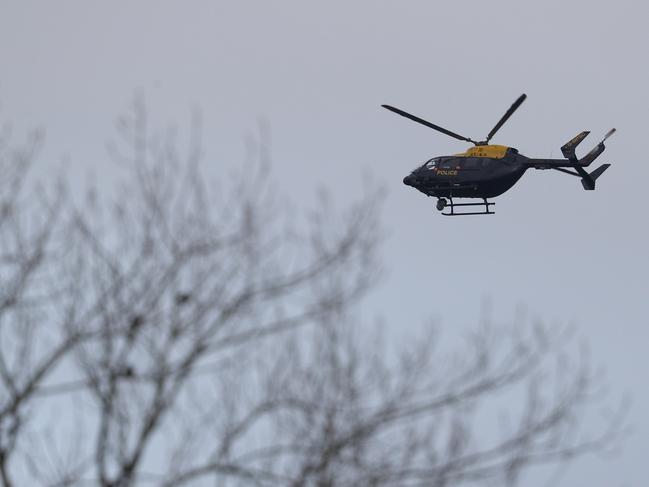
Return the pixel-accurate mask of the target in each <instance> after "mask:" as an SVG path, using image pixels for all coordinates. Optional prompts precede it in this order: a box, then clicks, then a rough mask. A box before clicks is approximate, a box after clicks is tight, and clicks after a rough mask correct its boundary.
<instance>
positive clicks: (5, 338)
mask: <svg viewBox="0 0 649 487" xmlns="http://www.w3.org/2000/svg"><path fill="white" fill-rule="evenodd" d="M200 125H201V124H200V118H199V117H198V116H194V118H193V120H192V123H191V124H190V130H189V134H188V136H187V137H186V138H187V140H188V142H187V145H188V147H189V149H188V150H187V153H186V154H185V155H184V156H183V155H182V154H181V152H180V147H181V144H180V143H179V142H178V140H177V136H176V135H175V132H174V131H167V132H164V133H160V132H153V131H151V129H150V124H149V121H148V117H147V112H146V109H145V106H144V103H143V102H142V100H141V99H137V100H136V101H135V103H134V104H133V107H132V110H131V111H130V112H129V113H128V114H126V115H124V116H123V117H121V118H120V119H119V120H118V123H117V134H118V140H117V141H115V142H114V143H112V144H110V145H109V150H110V153H111V154H112V157H113V158H114V160H115V161H116V163H117V164H118V165H120V166H122V167H124V168H126V170H127V171H128V173H127V174H128V175H129V177H127V179H126V184H125V185H124V186H122V187H120V188H119V189H118V190H115V191H112V194H111V191H110V190H99V189H96V188H94V189H92V190H91V191H89V192H88V197H87V198H86V199H85V200H83V201H78V200H75V198H74V197H72V195H71V193H70V189H69V188H68V187H67V186H66V184H64V183H63V182H56V183H55V184H52V185H45V186H44V187H39V188H37V189H36V190H35V191H31V192H30V193H29V194H26V193H25V191H24V188H25V187H27V183H26V181H27V178H28V169H29V167H30V166H31V164H32V163H33V161H34V158H35V155H36V153H37V149H38V147H39V145H40V138H39V137H34V138H33V139H31V140H29V141H27V142H26V143H25V144H23V147H22V148H21V149H19V150H15V149H12V145H11V141H10V138H9V134H8V133H6V134H4V135H3V137H1V138H0V166H1V167H2V168H3V171H4V174H5V175H6V177H5V178H4V180H3V181H2V183H0V210H1V213H0V245H1V247H0V276H2V281H1V284H0V480H1V483H2V485H4V486H12V485H19V484H24V483H25V482H26V479H27V478H30V479H31V482H32V483H34V482H36V483H38V484H40V485H47V486H62V485H100V486H105V487H108V486H111V487H118V486H119V487H125V486H132V485H146V484H153V485H163V486H179V485H203V484H204V483H210V482H216V483H217V484H218V485H250V484H253V485H286V486H301V485H317V486H334V485H335V486H344V485H368V486H387V485H406V486H414V485H434V486H446V485H461V484H467V483H476V482H479V483H485V484H487V483H490V482H491V483H494V484H497V485H515V484H516V482H517V481H518V479H519V477H520V474H521V472H522V471H524V470H525V469H527V468H528V467H530V466H532V465H535V464H545V463H552V464H554V463H560V462H563V461H567V460H569V459H572V458H574V457H576V456H578V455H581V454H583V453H586V452H589V451H601V450H603V449H606V448H608V447H610V446H611V445H613V444H615V442H616V438H617V436H618V434H619V433H620V431H621V425H622V420H621V418H620V417H618V416H614V417H612V418H609V419H608V420H606V421H604V422H602V423H601V426H602V429H601V431H600V432H599V433H598V432H596V433H594V434H593V433H592V432H590V431H588V432H586V433H588V434H585V433H584V434H582V432H581V430H582V427H583V426H584V424H583V423H584V419H583V418H584V414H585V411H587V410H588V409H589V408H591V407H592V406H594V405H596V404H597V402H598V401H599V399H600V398H599V397H598V396H597V394H596V392H597V389H598V386H599V385H600V384H601V379H600V378H599V377H597V376H594V375H593V374H592V371H591V367H590V365H589V362H588V360H587V356H586V355H585V354H584V355H583V356H577V357H574V356H573V355H574V347H572V346H571V341H570V340H565V339H564V336H563V335H560V334H557V332H556V331H555V330H549V329H547V328H545V327H543V326H541V325H538V326H532V327H529V326H522V325H520V324H519V325H518V326H517V327H515V328H496V327H481V328H479V329H478V331H476V334H475V335H474V336H472V337H471V338H470V339H469V340H468V341H467V348H466V349H465V350H462V351H460V352H459V353H458V354H456V355H450V354H446V353H444V354H443V353H441V352H440V351H439V350H437V349H436V348H435V347H436V345H437V338H436V336H434V335H430V336H423V337H421V338H420V339H418V340H416V346H415V347H414V348H413V349H404V350H403V351H402V352H397V351H396V349H395V347H393V346H390V347H388V346H387V345H386V344H385V341H384V339H383V338H382V335H381V334H380V333H379V332H377V331H375V330H373V329H369V330H368V328H367V327H364V326H363V325H362V324H360V323H356V321H357V320H356V319H355V318H354V316H355V315H354V310H355V309H357V307H358V305H359V303H360V302H361V300H362V299H363V297H364V296H365V295H366V294H367V293H368V291H369V290H370V289H371V288H372V285H373V283H374V282H375V281H376V280H377V277H378V276H379V274H380V264H379V259H378V255H377V250H378V244H379V242H380V240H381V229H380V225H379V222H378V205H379V202H380V199H381V194H380V192H379V191H378V190H376V189H368V190H367V191H366V192H365V193H364V194H363V196H362V197H361V198H360V199H359V201H358V202H357V203H356V204H354V205H352V206H350V207H349V208H348V209H347V210H345V211H343V212H337V211H335V210H334V209H333V208H332V204H331V201H329V199H328V198H327V196H326V195H323V196H322V197H321V198H320V200H319V203H318V205H317V206H316V208H315V210H313V211H311V212H304V213H303V214H306V215H307V216H308V218H307V219H306V220H300V219H299V217H296V216H295V215H294V213H293V212H291V211H288V210H287V206H286V204H285V203H283V202H282V201H281V200H280V199H279V196H278V195H277V192H276V188H275V187H274V186H273V185H272V183H271V179H270V173H269V167H268V162H267V159H268V157H267V154H266V148H267V146H268V142H267V141H266V140H264V135H263V133H262V136H261V138H260V139H259V140H255V139H253V140H251V142H250V144H249V151H250V154H251V155H250V160H249V161H248V162H247V163H246V164H245V166H243V167H242V168H241V169H240V171H239V172H238V173H237V174H234V175H233V176H232V178H231V180H230V181H229V182H228V183H227V184H224V183H223V181H221V183H219V182H218V181H209V180H208V179H207V177H206V174H205V173H204V172H203V170H202V167H201V162H200V161H201V156H202V153H203V150H202V147H201V126H200ZM566 356H567V357H571V359H570V360H568V359H566ZM501 410H505V411H507V412H508V413H507V414H508V416H507V418H508V420H507V421H506V422H505V423H504V424H503V425H502V428H500V431H496V428H494V424H495V422H494V420H493V415H494V414H498V413H499V411H501ZM61 411H63V412H61ZM48 415H49V416H48ZM484 425H487V426H488V427H486V428H485V426H484ZM587 429H589V430H590V428H587ZM589 434H590V436H589ZM28 476H29V477H28Z"/></svg>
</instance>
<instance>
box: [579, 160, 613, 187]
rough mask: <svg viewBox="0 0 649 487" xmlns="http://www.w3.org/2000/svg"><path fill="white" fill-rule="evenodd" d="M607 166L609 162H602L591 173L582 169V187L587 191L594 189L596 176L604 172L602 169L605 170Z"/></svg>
mask: <svg viewBox="0 0 649 487" xmlns="http://www.w3.org/2000/svg"><path fill="white" fill-rule="evenodd" d="M609 166H610V164H602V165H601V166H599V167H598V168H597V169H595V170H594V171H593V172H591V173H587V172H586V171H584V170H583V169H582V171H583V172H584V175H583V177H582V178H581V185H582V186H583V187H584V189H585V190H587V191H591V190H593V189H595V181H596V180H597V178H598V177H600V176H601V175H602V174H604V171H606V170H607V169H608V168H609Z"/></svg>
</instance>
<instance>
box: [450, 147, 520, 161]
mask: <svg viewBox="0 0 649 487" xmlns="http://www.w3.org/2000/svg"><path fill="white" fill-rule="evenodd" d="M507 149H509V147H507V146H504V145H478V146H475V147H471V148H469V149H468V150H467V151H466V152H462V153H461V154H455V155H456V156H458V157H489V158H491V159H502V158H503V157H505V154H507Z"/></svg>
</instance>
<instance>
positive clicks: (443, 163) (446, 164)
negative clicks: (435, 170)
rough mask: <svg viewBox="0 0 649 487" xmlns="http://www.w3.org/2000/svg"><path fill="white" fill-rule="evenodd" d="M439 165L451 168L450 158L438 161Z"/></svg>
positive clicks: (443, 167)
mask: <svg viewBox="0 0 649 487" xmlns="http://www.w3.org/2000/svg"><path fill="white" fill-rule="evenodd" d="M439 167H440V168H442V169H450V168H451V160H450V159H446V160H442V161H440V163H439Z"/></svg>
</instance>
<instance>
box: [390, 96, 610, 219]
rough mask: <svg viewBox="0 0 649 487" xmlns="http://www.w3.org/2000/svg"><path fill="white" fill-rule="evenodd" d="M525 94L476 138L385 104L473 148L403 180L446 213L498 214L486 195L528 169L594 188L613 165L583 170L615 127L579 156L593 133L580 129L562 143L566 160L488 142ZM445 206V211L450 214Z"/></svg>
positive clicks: (440, 159) (427, 164) (501, 189)
mask: <svg viewBox="0 0 649 487" xmlns="http://www.w3.org/2000/svg"><path fill="white" fill-rule="evenodd" d="M525 98H527V95H525V94H522V95H521V96H519V97H518V99H517V100H516V101H515V102H514V103H513V104H512V106H511V107H509V110H507V112H505V114H504V115H503V116H502V118H501V119H500V120H499V121H498V123H497V124H496V125H495V126H494V128H492V129H491V132H489V135H487V138H486V139H485V140H483V141H475V140H473V139H470V138H469V137H464V136H463V135H459V134H456V133H455V132H451V131H450V130H447V129H445V128H443V127H440V126H439V125H435V124H433V123H430V122H428V121H426V120H424V119H423V118H419V117H416V116H415V115H411V114H410V113H407V112H405V111H403V110H401V109H399V108H395V107H393V106H390V105H381V106H382V107H383V108H387V109H388V110H390V111H392V112H394V113H397V114H399V115H401V116H403V117H406V118H409V119H410V120H413V121H415V122H417V123H420V124H422V125H425V126H426V127H429V128H432V129H433V130H437V131H438V132H441V133H443V134H446V135H449V136H451V137H453V138H455V139H458V140H463V141H466V142H470V143H472V144H474V146H475V147H471V148H469V149H468V150H467V151H465V152H462V153H460V154H455V155H452V156H440V157H433V158H432V159H429V160H428V161H426V162H425V163H424V164H423V165H422V166H421V167H418V168H416V169H415V170H414V171H412V173H411V174H410V175H408V176H406V177H405V178H404V179H403V182H404V184H406V185H408V186H412V187H413V188H415V189H418V190H419V191H421V192H422V193H424V194H425V195H427V196H434V197H436V198H437V209H438V210H439V211H440V212H442V215H445V216H459V215H493V214H494V213H495V212H494V211H493V208H492V207H493V206H494V205H495V203H494V202H492V201H488V199H489V198H494V197H496V196H499V195H501V194H503V193H504V192H505V191H507V190H508V189H510V188H511V187H512V186H513V185H514V184H515V183H516V182H517V181H518V180H519V179H520V178H521V176H523V174H524V173H525V171H527V170H528V169H530V168H534V169H554V170H556V171H560V172H562V173H565V174H570V175H572V176H577V177H579V178H581V184H582V185H583V187H584V189H585V190H593V189H595V181H596V180H597V178H598V177H600V176H601V175H602V173H603V172H604V171H606V169H608V167H609V166H610V164H602V165H601V166H599V167H598V168H597V169H595V170H594V171H592V172H587V171H586V169H585V168H587V167H588V166H590V164H591V163H592V162H593V161H594V160H595V159H596V158H597V157H598V156H599V155H600V154H601V153H602V152H604V149H605V147H604V142H605V141H606V139H608V138H609V137H610V136H611V135H613V133H614V132H615V129H611V130H610V131H609V132H608V133H607V134H606V135H605V136H604V138H603V140H602V141H601V142H600V143H599V144H597V145H596V146H595V147H594V148H593V149H592V150H591V151H590V152H589V153H588V154H586V155H585V156H584V157H582V158H581V159H578V158H577V156H576V154H575V149H576V148H577V146H578V145H579V144H580V143H581V142H582V141H583V140H584V138H586V136H587V135H588V134H589V133H590V132H588V131H584V132H581V133H580V134H578V135H577V136H575V137H574V138H573V139H572V140H570V141H569V142H567V143H566V144H565V145H564V146H563V147H561V152H562V153H563V156H564V157H565V159H533V158H529V157H526V156H524V155H522V154H519V152H518V150H517V149H514V148H513V147H507V146H504V145H494V144H490V143H489V141H490V140H491V138H492V137H493V136H494V134H495V133H496V132H497V131H498V130H499V129H500V127H502V126H503V124H504V123H505V122H506V121H507V120H508V119H509V117H511V116H512V114H513V113H514V112H515V111H516V110H517V109H518V107H519V106H520V105H521V103H523V102H524V101H525ZM454 198H476V199H478V198H479V199H482V202H475V201H474V202H469V203H456V202H455V201H454ZM464 207H481V210H482V211H471V210H472V209H473V208H467V210H469V211H465V208H464ZM458 208H461V209H459V210H458ZM444 209H447V210H446V212H444Z"/></svg>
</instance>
